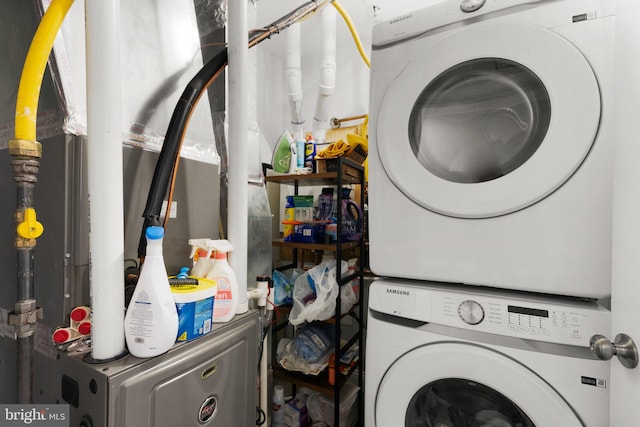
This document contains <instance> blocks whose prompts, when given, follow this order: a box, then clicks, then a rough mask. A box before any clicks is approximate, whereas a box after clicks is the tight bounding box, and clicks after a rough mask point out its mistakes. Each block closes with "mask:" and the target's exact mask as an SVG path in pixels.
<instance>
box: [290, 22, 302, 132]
mask: <svg viewBox="0 0 640 427" xmlns="http://www.w3.org/2000/svg"><path fill="white" fill-rule="evenodd" d="M286 35H287V57H286V67H287V71H286V81H287V96H288V98H289V111H290V112H291V126H292V127H293V129H292V130H293V133H294V137H295V138H296V141H298V140H303V141H304V135H303V134H302V132H303V130H302V124H303V123H304V118H303V117H302V60H301V56H302V49H301V47H300V23H296V24H292V25H291V26H290V27H289V28H288V29H287V32H286Z"/></svg>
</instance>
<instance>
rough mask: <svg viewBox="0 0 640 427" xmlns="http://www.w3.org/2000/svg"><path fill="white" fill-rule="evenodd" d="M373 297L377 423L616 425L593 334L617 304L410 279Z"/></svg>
mask: <svg viewBox="0 0 640 427" xmlns="http://www.w3.org/2000/svg"><path fill="white" fill-rule="evenodd" d="M469 289H470V290H471V291H473V292H470V291H469ZM476 291H477V292H476ZM369 295H370V300H369V301H370V302H369V315H368V319H367V322H368V323H367V347H366V373H367V378H366V382H365V383H366V384H365V425H366V426H367V427H399V426H407V427H436V426H437V427H461V426H472V427H485V426H491V427H507V426H512V427H516V426H517V427H533V426H537V427H540V426H542V427H548V426H563V427H578V426H580V427H585V426H587V427H603V426H606V425H608V424H609V366H608V364H607V363H603V362H602V361H599V360H596V359H595V357H594V356H592V355H591V353H590V350H589V339H590V337H591V336H592V335H593V334H602V333H606V332H608V331H609V326H610V312H609V311H608V310H606V309H604V308H602V307H599V306H597V305H596V303H594V302H593V301H591V300H571V299H567V298H559V297H555V298H550V297H541V296H532V294H524V293H516V292H507V291H501V290H495V289H494V290H486V289H485V288H480V287H476V288H470V287H464V288H463V287H456V286H451V285H448V286H444V285H438V284H434V283H429V284H425V283H422V284H420V285H418V284H415V283H413V282H409V281H400V280H395V281H391V280H378V281H376V282H374V283H373V285H372V286H371V288H370V294H369Z"/></svg>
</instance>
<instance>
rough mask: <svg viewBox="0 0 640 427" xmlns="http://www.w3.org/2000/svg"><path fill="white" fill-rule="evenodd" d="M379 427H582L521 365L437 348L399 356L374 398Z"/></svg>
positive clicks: (458, 348) (469, 350)
mask: <svg viewBox="0 0 640 427" xmlns="http://www.w3.org/2000/svg"><path fill="white" fill-rule="evenodd" d="M375 418H376V426H378V427H399V426H406V427H414V426H442V427H445V426H451V427H453V426H485V425H486V426H521V427H534V426H537V427H546V426H563V427H582V426H583V424H582V423H581V422H580V419H579V418H578V416H577V415H576V414H575V413H574V412H573V410H572V409H571V407H570V406H569V405H568V404H567V403H566V401H565V400H564V399H563V398H562V396H560V395H559V394H558V393H557V392H556V391H555V390H554V389H553V388H552V387H551V386H550V385H549V384H548V383H547V382H545V381H544V380H543V379H542V378H540V377H539V376H537V375H536V374H535V373H534V372H532V371H531V370H529V369H528V368H527V367H526V366H524V365H521V364H520V363H518V362H517V361H515V360H513V359H512V358H509V357H507V356H505V355H503V354H500V353H497V352H495V351H494V350H490V349H487V348H484V347H480V346H476V345H471V344H461V343H451V342H449V343H439V344H430V345H426V346H423V347H418V348H416V349H414V350H412V351H410V352H409V353H406V354H405V355H403V356H402V357H400V358H399V359H398V360H397V361H396V362H395V363H394V364H393V365H392V366H391V367H390V368H389V370H388V371H387V372H386V373H385V375H384V377H383V378H382V381H381V383H380V385H379V388H378V393H377V395H376V398H375Z"/></svg>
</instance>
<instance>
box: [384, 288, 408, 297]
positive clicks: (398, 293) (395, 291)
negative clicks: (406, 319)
mask: <svg viewBox="0 0 640 427" xmlns="http://www.w3.org/2000/svg"><path fill="white" fill-rule="evenodd" d="M387 293H388V294H395V295H406V296H410V295H411V293H410V292H409V291H403V290H400V289H388V288H387Z"/></svg>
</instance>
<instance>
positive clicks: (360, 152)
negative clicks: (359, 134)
mask: <svg viewBox="0 0 640 427" xmlns="http://www.w3.org/2000/svg"><path fill="white" fill-rule="evenodd" d="M367 154H368V153H367V152H366V151H365V149H364V147H362V146H360V145H356V146H355V147H354V148H353V150H352V151H351V152H350V153H349V155H348V156H347V157H348V158H350V159H351V160H353V161H354V162H356V163H360V164H362V162H364V160H365V159H366V158H367Z"/></svg>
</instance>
